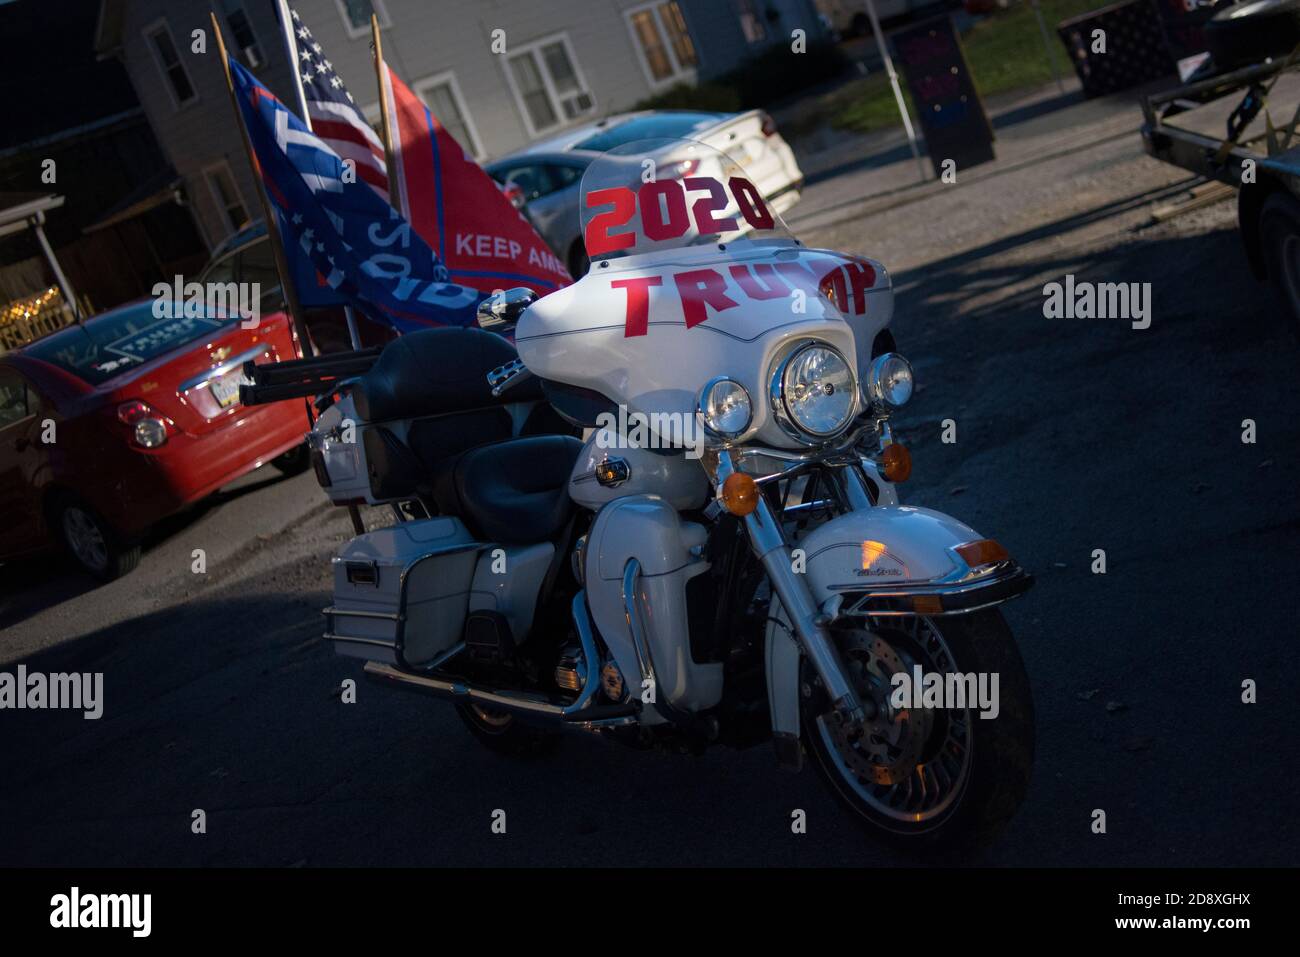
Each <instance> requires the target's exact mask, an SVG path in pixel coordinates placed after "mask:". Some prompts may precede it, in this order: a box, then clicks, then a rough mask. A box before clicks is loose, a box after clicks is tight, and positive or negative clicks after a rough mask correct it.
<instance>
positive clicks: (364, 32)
mask: <svg viewBox="0 0 1300 957" xmlns="http://www.w3.org/2000/svg"><path fill="white" fill-rule="evenodd" d="M334 2H335V3H336V4H337V5H338V8H339V16H341V17H342V18H343V26H344V28H345V29H346V30H347V31H348V36H350V37H352V38H353V39H356V38H357V37H363V36H364V37H368V36H370V15H371V14H372V13H373V14H374V15H375V16H377V17H378V18H379V26H380V27H381V28H382V29H384V30H387V29H388V28H389V27H390V26H392V21H390V20H389V19H388V10H387V9H385V8H384V0H334Z"/></svg>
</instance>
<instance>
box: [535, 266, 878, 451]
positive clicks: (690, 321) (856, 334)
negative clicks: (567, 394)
mask: <svg viewBox="0 0 1300 957" xmlns="http://www.w3.org/2000/svg"><path fill="white" fill-rule="evenodd" d="M868 281H869V283H868ZM823 286H825V289H826V292H823V291H822V287H823ZM796 293H798V294H799V295H796ZM828 294H829V295H828ZM836 296H838V297H839V301H840V302H841V303H842V304H843V305H844V307H845V310H846V311H841V310H840V309H839V308H838V307H837V306H836V305H835V303H834V302H832V298H833V297H836ZM892 311H893V291H892V288H891V287H890V285H889V277H888V274H887V273H886V272H885V270H884V267H883V266H880V265H879V264H877V263H872V262H870V261H869V260H855V259H847V258H845V257H842V256H838V255H836V254H832V253H829V252H826V251H824V250H809V249H805V248H803V247H800V246H796V245H793V244H757V243H735V244H733V245H732V246H731V247H729V248H728V249H727V250H726V251H723V250H719V249H717V248H716V247H688V248H683V249H670V250H666V251H663V252H658V253H651V254H647V255H642V256H633V257H627V258H624V259H616V260H610V261H609V262H608V265H607V266H606V267H604V268H602V266H601V265H599V264H597V265H595V266H593V268H592V270H591V272H589V273H588V274H587V275H586V276H585V277H583V279H582V280H580V281H579V282H577V283H575V284H574V285H572V286H568V287H566V288H564V289H561V290H559V291H557V292H554V293H551V294H550V295H549V296H546V297H545V298H543V299H540V300H538V301H537V302H536V303H534V304H533V305H532V306H530V307H529V308H528V310H527V311H526V312H525V313H524V315H523V317H522V318H521V319H520V322H519V325H518V327H517V328H516V330H515V344H516V346H517V347H518V349H519V356H520V358H521V359H522V360H523V362H524V364H525V365H526V366H527V367H528V368H529V369H530V370H531V371H533V372H534V373H536V374H537V375H539V376H541V377H542V378H543V379H552V380H555V381H559V382H564V383H566V384H569V385H573V386H578V387H581V388H584V389H590V390H593V391H595V392H598V393H600V394H601V395H603V396H605V397H606V398H608V399H609V400H610V401H612V402H614V403H616V404H622V405H625V406H626V407H627V408H628V410H629V411H632V412H638V413H644V414H651V413H673V414H676V415H679V416H693V415H694V413H695V411H696V407H697V403H698V401H699V394H700V390H701V388H702V387H703V386H704V384H705V383H706V382H708V381H709V380H710V379H712V378H714V377H715V376H719V375H726V376H730V377H732V378H734V379H736V380H737V381H739V382H740V383H741V384H743V385H744V386H745V388H746V389H747V390H749V393H750V395H751V396H753V397H754V399H755V401H754V416H753V421H752V422H751V425H750V429H749V431H748V432H747V433H746V435H745V436H744V437H742V439H740V441H748V440H751V439H752V440H757V441H759V442H765V443H767V444H770V445H776V446H784V445H787V444H788V443H789V440H788V437H787V436H786V435H785V434H784V432H782V431H781V429H780V428H779V426H778V425H777V424H776V422H775V421H774V420H773V418H772V416H771V413H770V410H769V408H768V403H767V402H766V401H765V400H764V397H765V396H766V395H767V394H768V390H769V387H770V382H768V381H767V377H768V376H769V374H770V370H771V368H772V366H773V365H774V363H775V360H776V358H777V354H778V353H779V352H781V350H782V349H784V348H785V347H786V346H787V345H788V344H789V343H791V342H793V341H798V340H804V339H819V340H822V341H824V342H828V343H830V344H831V345H833V346H835V347H836V348H838V349H840V350H841V351H842V352H843V353H844V354H845V355H846V356H849V357H853V356H855V355H856V358H857V362H858V366H859V368H866V367H867V366H868V365H869V364H870V359H871V347H872V342H873V341H874V339H875V337H876V335H877V334H878V333H879V332H880V331H881V330H882V329H884V328H885V327H886V325H887V324H888V322H889V320H890V318H891V315H892Z"/></svg>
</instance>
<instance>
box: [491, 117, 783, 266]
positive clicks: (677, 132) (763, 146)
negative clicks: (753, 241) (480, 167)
mask: <svg viewBox="0 0 1300 957" xmlns="http://www.w3.org/2000/svg"><path fill="white" fill-rule="evenodd" d="M647 139H691V140H698V141H699V142H702V143H706V144H707V145H709V146H712V147H714V148H715V149H718V150H720V151H722V152H724V153H726V154H727V155H728V156H729V157H731V158H732V159H734V160H735V161H736V162H738V163H739V164H740V165H741V166H743V167H744V168H745V171H746V172H747V173H748V174H749V177H750V179H752V180H753V181H754V185H755V186H757V187H758V188H759V190H760V192H762V194H763V196H764V198H765V199H766V200H767V202H768V205H770V206H771V207H772V208H773V209H775V210H776V211H777V212H779V213H784V212H785V211H786V210H788V209H789V208H790V207H792V206H794V204H795V203H797V202H798V201H799V194H800V191H801V190H802V189H803V173H802V172H800V170H799V164H798V163H797V162H795V158H794V153H793V152H792V151H791V149H790V147H789V145H787V144H786V142H785V140H784V139H782V138H781V134H780V133H778V132H777V131H776V126H775V125H774V124H773V122H772V118H771V117H770V116H768V115H767V114H766V113H764V112H762V111H761V110H750V111H749V112H747V113H693V112H686V111H671V110H660V111H653V112H640V113H622V114H618V115H615V116H610V117H607V118H605V119H603V120H600V121H599V122H596V123H589V124H586V125H584V126H580V127H576V128H574V129H571V130H566V131H565V132H564V133H562V134H560V135H558V136H553V137H550V138H549V139H546V140H541V141H539V142H537V143H534V144H533V145H532V146H530V147H528V149H525V150H521V151H519V152H518V153H511V154H510V155H509V156H505V157H502V158H501V159H499V160H496V161H495V162H492V163H489V164H488V166H487V171H488V173H489V174H490V175H491V176H492V178H493V179H495V180H496V181H497V182H498V183H500V184H501V185H502V187H503V188H504V189H505V190H506V192H507V193H508V194H510V195H512V197H517V198H518V199H519V200H522V202H523V203H524V204H525V209H526V210H527V212H528V216H529V218H530V219H531V220H532V222H533V225H534V226H535V227H536V228H537V231H538V232H539V233H541V234H542V238H543V239H545V240H546V241H547V243H549V244H550V246H551V248H552V249H553V250H554V251H555V254H556V255H557V256H559V257H560V259H562V260H563V261H564V263H565V265H566V266H568V267H569V272H570V273H572V274H573V275H574V277H578V276H581V275H583V274H584V273H585V272H586V271H587V265H588V259H587V250H586V248H585V246H584V245H583V242H582V228H581V225H580V223H579V210H578V185H579V183H581V181H582V174H583V172H584V171H585V170H586V168H587V166H588V165H589V164H590V163H591V161H592V160H594V159H595V158H596V157H597V156H599V155H601V154H602V153H604V152H606V151H607V150H612V149H614V148H615V147H618V146H622V145H623V144H625V143H631V142H634V141H636V140H647Z"/></svg>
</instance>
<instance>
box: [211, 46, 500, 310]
mask: <svg viewBox="0 0 1300 957" xmlns="http://www.w3.org/2000/svg"><path fill="white" fill-rule="evenodd" d="M230 70H231V75H232V78H233V80H234V84H235V94H236V96H235V98H236V100H237V101H238V103H239V108H240V111H241V113H242V114H243V118H244V126H245V128H246V129H247V130H248V137H249V140H250V141H251V142H252V145H253V153H254V154H255V155H256V157H257V163H258V166H259V168H260V172H261V175H262V182H263V183H264V184H265V185H266V192H267V195H268V196H269V197H270V200H271V206H272V209H273V211H274V213H275V218H276V222H277V224H278V225H279V226H280V227H281V233H280V236H281V238H282V239H283V240H284V246H285V254H286V256H287V257H288V258H289V260H290V270H291V271H292V272H293V273H294V276H293V278H294V280H295V285H296V286H297V289H298V294H299V297H300V299H301V300H302V302H303V304H304V305H323V304H332V303H337V302H340V301H343V302H349V303H351V304H352V305H354V306H356V307H358V308H359V309H361V310H362V311H364V312H365V313H366V314H367V315H370V316H372V317H374V318H376V319H380V320H382V321H384V322H387V323H388V324H389V325H391V326H393V327H394V328H396V329H398V330H399V331H402V332H406V331H410V330H412V329H422V328H427V327H429V326H438V325H450V326H471V325H474V324H475V323H476V318H475V313H476V310H477V307H478V304H479V302H481V301H482V299H483V298H484V295H485V294H484V293H481V292H479V291H478V290H476V289H471V288H469V287H467V286H460V285H457V284H456V283H453V282H451V281H450V276H449V274H448V272H447V267H446V265H445V264H444V263H443V262H442V261H441V260H439V258H438V256H437V254H435V253H434V251H433V250H432V249H430V248H429V246H428V244H427V243H425V242H424V240H422V239H421V238H420V237H419V236H418V235H416V233H415V231H414V230H413V229H412V228H411V225H410V223H408V222H407V221H406V220H405V219H403V218H402V216H401V215H400V214H399V213H398V212H397V211H396V210H394V209H393V208H392V207H391V206H389V205H388V204H387V203H385V202H384V201H383V200H382V199H380V198H379V196H377V195H376V194H375V191H374V190H373V189H371V187H370V186H368V185H366V183H365V181H364V180H362V179H360V178H359V177H358V176H357V175H356V172H355V168H352V167H349V166H348V165H347V164H345V163H344V162H343V160H342V159H341V158H340V157H339V155H338V154H337V153H335V152H334V151H333V150H331V149H330V148H329V147H328V146H326V145H325V144H324V143H323V142H321V140H320V139H319V138H318V137H316V136H315V135H313V134H312V133H311V132H309V131H308V130H307V128H306V126H304V125H303V122H302V121H301V120H300V119H299V118H298V117H297V116H295V115H294V114H293V113H292V112H291V111H290V110H289V109H288V108H287V107H285V105H284V104H283V103H281V102H280V101H279V100H277V99H276V98H275V96H274V95H273V94H272V93H271V92H270V91H269V90H267V89H266V87H264V86H262V84H260V83H258V82H257V80H256V79H255V78H254V77H253V76H252V74H250V73H249V72H248V71H247V70H245V69H244V68H243V67H242V66H241V65H240V64H239V63H237V62H236V61H235V60H233V59H232V60H231V61H230Z"/></svg>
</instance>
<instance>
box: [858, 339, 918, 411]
mask: <svg viewBox="0 0 1300 957" xmlns="http://www.w3.org/2000/svg"><path fill="white" fill-rule="evenodd" d="M912 384H913V378H912V364H911V363H910V362H908V361H907V360H906V359H904V358H903V357H902V356H900V355H899V354H898V353H897V352H886V353H885V354H884V355H882V356H879V357H878V358H876V360H875V361H874V362H872V363H871V371H870V372H868V373H867V389H866V392H867V398H868V399H871V400H874V401H876V402H882V403H884V404H885V405H887V406H889V407H890V408H894V409H897V408H898V407H899V406H902V405H906V404H907V400H908V399H910V398H912Z"/></svg>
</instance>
